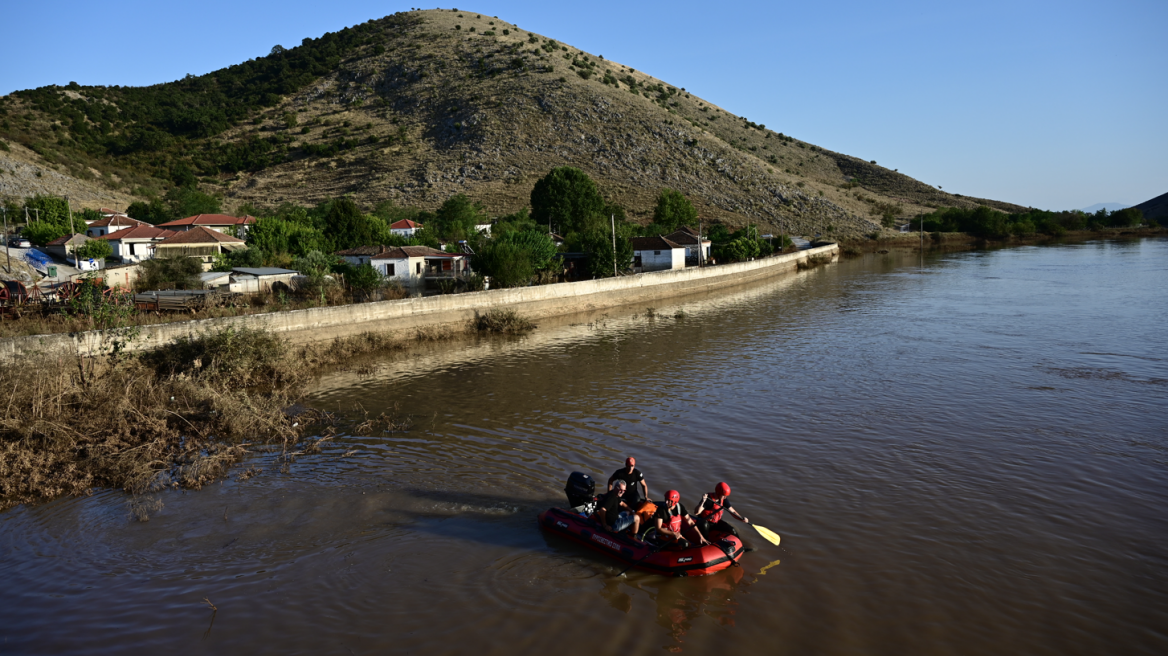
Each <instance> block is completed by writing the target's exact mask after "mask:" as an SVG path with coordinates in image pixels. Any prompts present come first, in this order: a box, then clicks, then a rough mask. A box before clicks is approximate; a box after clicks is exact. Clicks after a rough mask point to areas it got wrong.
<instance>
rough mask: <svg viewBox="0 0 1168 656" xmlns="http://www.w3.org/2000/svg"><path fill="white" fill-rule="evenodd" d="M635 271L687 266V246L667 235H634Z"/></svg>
mask: <svg viewBox="0 0 1168 656" xmlns="http://www.w3.org/2000/svg"><path fill="white" fill-rule="evenodd" d="M631 241H632V244H633V271H636V272H649V271H669V270H672V269H684V268H685V248H684V247H682V246H681V245H679V244H676V243H674V242H672V241H670V240H668V239H666V238H665V237H633V238H632V240H631Z"/></svg>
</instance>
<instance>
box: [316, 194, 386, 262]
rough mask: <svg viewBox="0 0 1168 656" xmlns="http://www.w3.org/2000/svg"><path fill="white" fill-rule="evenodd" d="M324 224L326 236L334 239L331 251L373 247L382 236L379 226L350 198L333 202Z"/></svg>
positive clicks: (346, 197)
mask: <svg viewBox="0 0 1168 656" xmlns="http://www.w3.org/2000/svg"><path fill="white" fill-rule="evenodd" d="M324 222H325V225H326V226H327V228H326V229H325V231H326V234H327V235H328V236H331V237H332V245H331V246H332V249H331V250H344V249H348V248H356V247H358V246H373V245H375V242H376V241H377V240H378V237H379V236H380V235H379V234H378V232H379V231H378V230H377V225H376V224H375V223H374V222H372V221H370V220H369V218H368V217H366V216H365V215H364V214H362V213H361V209H360V208H358V207H357V203H355V202H353V199H352V198H349V197H348V196H342V197H340V198H337V199H335V200H333V202H332V205H331V207H329V210H328V213H327V214H326V215H325V221H324Z"/></svg>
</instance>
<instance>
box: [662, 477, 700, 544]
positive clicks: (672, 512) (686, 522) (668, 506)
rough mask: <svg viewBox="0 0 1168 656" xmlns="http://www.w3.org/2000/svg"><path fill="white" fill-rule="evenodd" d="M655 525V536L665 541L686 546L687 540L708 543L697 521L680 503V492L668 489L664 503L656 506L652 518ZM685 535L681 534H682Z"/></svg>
mask: <svg viewBox="0 0 1168 656" xmlns="http://www.w3.org/2000/svg"><path fill="white" fill-rule="evenodd" d="M653 520H654V523H655V524H656V525H657V537H658V539H660V540H663V541H665V542H667V543H670V542H676V543H680V544H681V545H682V546H688V542H689V540H694V541H696V542H697V543H698V544H709V541H708V540H706V537H705V536H704V535H703V534H702V530H701V529H700V528H699V527H698V523H697V522H696V521H695V520H694V518H693V517H691V516H690V514H689V513H688V512H686V510H685V506H683V505H681V493H680V492H678V491H677V490H670V491H668V492H666V493H665V503H662V504H661V505H660V506H658V507H657V515H656V516H655V517H654V518H653ZM683 533H685V534H686V535H685V536H683V535H682V534H683Z"/></svg>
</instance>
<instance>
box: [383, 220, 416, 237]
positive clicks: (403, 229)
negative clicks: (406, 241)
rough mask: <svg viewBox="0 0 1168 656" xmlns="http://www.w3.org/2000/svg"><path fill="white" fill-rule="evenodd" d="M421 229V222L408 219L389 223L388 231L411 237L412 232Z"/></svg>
mask: <svg viewBox="0 0 1168 656" xmlns="http://www.w3.org/2000/svg"><path fill="white" fill-rule="evenodd" d="M421 229H422V224H421V223H417V222H416V221H411V220H409V219H402V220H401V221H394V222H393V223H391V224H390V225H389V231H390V232H391V233H393V234H395V235H401V236H402V237H413V236H414V233H416V232H417V231H419V230H421Z"/></svg>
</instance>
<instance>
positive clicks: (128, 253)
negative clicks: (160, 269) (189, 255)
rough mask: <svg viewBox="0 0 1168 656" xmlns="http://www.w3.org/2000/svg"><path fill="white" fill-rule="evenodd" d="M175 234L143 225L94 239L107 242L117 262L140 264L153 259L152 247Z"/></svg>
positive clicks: (171, 231)
mask: <svg viewBox="0 0 1168 656" xmlns="http://www.w3.org/2000/svg"><path fill="white" fill-rule="evenodd" d="M176 234H178V233H177V232H175V231H173V230H166V229H163V228H158V227H155V226H150V225H145V226H136V227H133V228H128V229H126V230H116V231H114V232H109V233H106V234H104V235H102V236H100V237H96V239H104V240H106V241H108V242H109V243H110V247H112V248H113V251H114V252H113V256H114V257H116V258H118V259H119V260H121V261H123V262H141V261H142V260H149V259H150V258H152V257H154V247H155V245H156V244H157V243H158V242H160V241H162V240H164V239H166V238H167V237H172V236H174V235H176Z"/></svg>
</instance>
